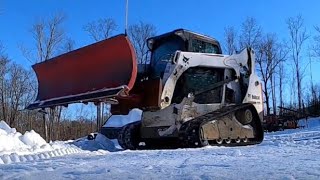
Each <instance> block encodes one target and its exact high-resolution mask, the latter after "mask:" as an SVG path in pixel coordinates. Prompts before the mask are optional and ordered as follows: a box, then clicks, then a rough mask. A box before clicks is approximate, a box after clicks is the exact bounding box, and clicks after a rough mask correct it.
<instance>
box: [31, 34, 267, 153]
mask: <svg viewBox="0 0 320 180" xmlns="http://www.w3.org/2000/svg"><path fill="white" fill-rule="evenodd" d="M147 43H148V48H149V50H150V53H151V58H150V63H149V64H139V65H138V64H137V62H136V57H135V51H134V48H133V47H132V45H131V43H130V41H129V40H128V37H126V36H125V35H118V36H115V37H112V38H110V39H106V40H104V41H101V42H98V43H95V44H92V45H89V46H87V47H83V48H80V49H78V50H75V51H72V52H69V53H66V54H63V55H61V56H58V57H55V58H53V59H51V60H48V61H45V62H43V63H39V64H35V65H34V66H33V68H34V70H35V72H36V74H37V78H38V82H39V88H38V96H37V99H36V101H35V102H34V103H33V104H31V105H29V106H28V107H27V109H37V108H42V109H43V108H51V107H55V106H67V105H68V104H71V103H76V102H82V103H87V102H94V103H98V102H108V103H111V105H112V108H111V111H112V114H128V112H129V111H130V110H131V109H133V108H140V109H141V110H143V114H142V117H141V121H138V122H134V123H130V124H127V125H125V126H124V127H122V128H121V129H120V130H119V131H118V132H117V133H116V136H115V135H114V134H113V136H114V137H117V138H118V141H119V144H120V145H121V146H122V147H123V148H124V149H149V148H178V147H202V146H205V145H208V144H210V145H228V146H238V145H251V144H257V143H260V142H261V141H262V140H263V130H262V126H261V121H262V115H263V99H262V86H261V83H260V81H259V78H258V77H257V75H256V73H255V58H254V52H253V50H252V49H250V48H247V49H244V50H243V51H241V52H240V53H238V54H233V55H230V56H229V55H222V52H221V47H220V44H219V42H218V41H216V40H215V39H213V38H210V37H208V36H204V35H200V34H197V33H194V32H191V31H187V30H183V29H178V30H175V31H172V32H169V33H166V34H163V35H160V36H156V37H153V38H150V39H148V40H147ZM109 131H112V128H111V129H110V128H102V129H101V133H102V134H105V135H106V136H107V137H109V138H114V137H110V136H111V135H110V133H109Z"/></svg>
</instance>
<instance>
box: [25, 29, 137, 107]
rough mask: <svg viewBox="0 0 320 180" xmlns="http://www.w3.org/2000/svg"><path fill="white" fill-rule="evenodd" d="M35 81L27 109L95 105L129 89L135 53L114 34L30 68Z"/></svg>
mask: <svg viewBox="0 0 320 180" xmlns="http://www.w3.org/2000/svg"><path fill="white" fill-rule="evenodd" d="M32 68H33V69H34V71H35V72H36V75H37V78H38V95H37V98H36V101H35V102H34V103H33V104H30V105H29V106H28V107H27V109H37V108H47V107H54V106H61V105H62V106H66V105H68V104H71V103H77V102H96V101H99V100H103V99H107V98H110V97H115V96H118V95H119V94H120V93H121V94H125V93H128V91H129V90H131V89H132V87H133V85H134V83H135V79H136V76H137V64H136V56H135V51H134V49H133V47H132V45H131V43H130V41H129V40H128V38H127V37H126V36H125V35H118V36H115V37H112V38H110V39H106V40H103V41H100V42H97V43H95V44H91V45H89V46H86V47H83V48H80V49H77V50H74V51H71V52H69V53H66V54H63V55H60V56H57V57H55V58H52V59H50V60H48V61H44V62H41V63H38V64H35V65H33V66H32Z"/></svg>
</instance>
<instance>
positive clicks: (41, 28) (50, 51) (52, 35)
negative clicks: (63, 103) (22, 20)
mask: <svg viewBox="0 0 320 180" xmlns="http://www.w3.org/2000/svg"><path fill="white" fill-rule="evenodd" d="M64 20H65V16H64V14H62V13H60V14H56V15H54V16H52V17H50V18H49V19H41V20H40V21H37V22H36V23H34V24H33V25H32V28H31V31H30V32H31V34H32V37H33V40H34V43H35V47H36V48H35V49H36V51H35V53H34V54H32V51H30V50H28V49H27V48H21V50H22V52H23V54H24V56H25V57H26V58H27V59H28V60H29V61H32V60H33V61H34V60H35V62H36V63H37V62H43V61H47V60H49V59H50V58H52V57H54V56H56V55H58V53H61V48H63V45H64V42H65V40H66V36H65V32H64V30H63V27H62V25H63V22H64ZM59 50H60V51H59ZM56 112H61V110H59V108H53V109H51V110H48V111H46V113H43V116H42V119H43V128H44V129H43V132H44V133H43V134H44V138H45V139H46V140H47V141H48V140H49V138H51V137H52V136H51V135H52V131H53V129H54V128H53V127H52V126H53V124H54V123H53V121H57V118H58V117H59V115H57V113H56ZM46 114H48V116H46ZM47 121H48V122H49V123H50V125H51V126H50V127H49V128H50V129H49V130H50V132H49V133H48V123H47ZM49 135H50V137H49Z"/></svg>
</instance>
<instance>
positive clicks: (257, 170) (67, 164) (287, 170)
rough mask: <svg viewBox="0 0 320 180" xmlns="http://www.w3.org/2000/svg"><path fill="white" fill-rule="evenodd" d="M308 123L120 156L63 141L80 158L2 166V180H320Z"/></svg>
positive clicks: (318, 154)
mask: <svg viewBox="0 0 320 180" xmlns="http://www.w3.org/2000/svg"><path fill="white" fill-rule="evenodd" d="M301 123H302V122H301ZM307 124H308V126H305V127H307V128H304V129H295V130H285V131H280V132H275V133H266V134H265V139H264V141H263V142H262V143H261V144H259V145H253V146H244V147H211V146H207V147H204V148H198V149H177V150H145V151H129V150H126V151H121V150H119V149H118V148H117V144H116V141H112V142H114V143H115V144H112V143H111V141H110V140H108V139H107V138H104V137H103V136H102V135H98V136H97V139H96V140H94V141H88V140H86V139H85V138H82V139H78V140H76V141H73V142H71V141H69V142H59V143H60V144H63V145H61V146H60V147H62V146H66V145H69V146H72V147H74V148H78V152H77V153H73V154H68V155H65V156H63V157H62V156H60V157H53V158H39V159H34V160H32V161H31V160H26V161H25V162H19V161H15V162H12V163H6V164H0V179H320V118H312V119H309V120H308V123H307ZM1 127H2V126H1ZM9 128H10V127H9ZM9 128H8V127H5V128H1V129H7V130H9ZM10 130H12V129H11V128H10ZM14 131H15V130H12V132H14ZM6 132H7V131H6ZM12 132H11V133H12ZM13 134H14V133H13ZM0 142H1V141H0ZM48 145H49V146H52V143H51V144H50V143H49V144H48ZM28 146H29V145H28ZM75 146H76V147H75ZM14 149H15V148H14ZM12 151H13V150H12ZM28 152H29V153H30V152H31V151H28Z"/></svg>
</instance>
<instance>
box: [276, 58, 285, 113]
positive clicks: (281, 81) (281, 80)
mask: <svg viewBox="0 0 320 180" xmlns="http://www.w3.org/2000/svg"><path fill="white" fill-rule="evenodd" d="M278 73H279V98H280V103H279V105H280V106H281V107H283V106H284V102H283V87H284V76H285V69H284V62H283V61H281V62H280V63H279V66H278ZM280 114H282V109H280Z"/></svg>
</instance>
